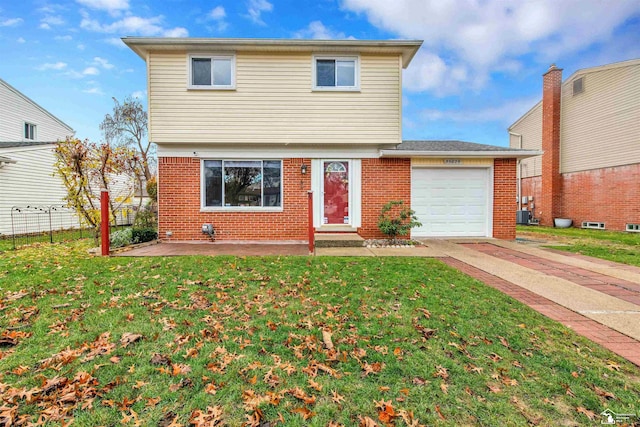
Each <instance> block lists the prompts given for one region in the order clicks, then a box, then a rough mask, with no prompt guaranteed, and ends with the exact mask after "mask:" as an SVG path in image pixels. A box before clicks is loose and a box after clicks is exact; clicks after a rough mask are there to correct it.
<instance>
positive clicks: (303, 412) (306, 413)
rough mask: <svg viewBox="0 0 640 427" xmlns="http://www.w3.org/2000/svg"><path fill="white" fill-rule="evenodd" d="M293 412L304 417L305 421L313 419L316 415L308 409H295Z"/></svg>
mask: <svg viewBox="0 0 640 427" xmlns="http://www.w3.org/2000/svg"><path fill="white" fill-rule="evenodd" d="M291 412H293V413H295V414H300V415H302V419H303V420H305V421H306V420H308V419H311V418H312V417H313V416H314V415H315V414H316V413H315V412H312V411H311V410H310V409H307V408H293V409H292V410H291Z"/></svg>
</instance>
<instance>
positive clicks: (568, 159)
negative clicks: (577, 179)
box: [560, 64, 640, 173]
mask: <svg viewBox="0 0 640 427" xmlns="http://www.w3.org/2000/svg"><path fill="white" fill-rule="evenodd" d="M577 77H578V78H579V77H582V78H583V79H584V80H583V85H584V92H582V93H580V94H577V95H576V96H573V80H571V81H567V82H565V84H564V85H563V87H562V116H561V117H562V118H561V136H560V138H561V144H560V147H561V153H560V170H561V172H562V173H568V172H577V171H582V170H588V169H596V168H605V167H612V166H620V165H628V164H632V163H640V64H635V65H629V66H626V67H618V68H611V69H604V70H602V71H595V72H590V73H586V74H583V75H578V76H577Z"/></svg>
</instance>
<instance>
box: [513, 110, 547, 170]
mask: <svg viewBox="0 0 640 427" xmlns="http://www.w3.org/2000/svg"><path fill="white" fill-rule="evenodd" d="M509 131H510V132H513V133H516V134H520V135H522V147H520V138H519V137H518V136H515V135H509V147H511V148H523V149H526V150H542V103H539V104H538V105H536V106H535V107H534V108H532V109H531V111H529V112H528V113H527V114H526V115H525V116H523V118H522V119H521V120H520V121H518V122H517V123H516V124H515V125H513V126H512V127H510V128H509ZM520 171H521V174H522V175H521V176H522V178H528V177H531V176H539V175H542V156H536V157H530V158H528V159H523V160H522V162H521V168H520Z"/></svg>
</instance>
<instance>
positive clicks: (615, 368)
mask: <svg viewBox="0 0 640 427" xmlns="http://www.w3.org/2000/svg"><path fill="white" fill-rule="evenodd" d="M607 368H608V369H609V370H611V371H619V370H620V365H618V364H617V363H616V362H614V361H612V360H607Z"/></svg>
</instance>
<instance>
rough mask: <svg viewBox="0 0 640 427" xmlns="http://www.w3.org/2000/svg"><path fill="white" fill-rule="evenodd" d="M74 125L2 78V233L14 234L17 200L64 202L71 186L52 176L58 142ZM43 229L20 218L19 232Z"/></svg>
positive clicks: (44, 203)
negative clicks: (13, 210)
mask: <svg viewBox="0 0 640 427" xmlns="http://www.w3.org/2000/svg"><path fill="white" fill-rule="evenodd" d="M73 134H74V130H73V129H71V127H70V126H69V125H67V124H65V123H64V122H62V121H61V120H60V119H58V118H57V117H55V116H54V115H53V114H51V113H49V112H48V111H47V110H45V109H44V108H42V107H41V106H40V105H38V104H36V103H35V102H34V101H32V100H31V99H29V98H28V97H27V96H26V95H24V94H22V93H21V92H20V91H18V90H17V89H15V88H14V87H12V86H11V85H9V84H8V83H7V82H5V81H4V80H2V79H0V235H2V234H11V233H12V226H11V208H12V207H14V206H21V207H26V206H50V205H58V206H62V205H64V204H66V202H65V201H64V197H65V196H66V194H67V193H66V189H65V187H64V185H63V184H62V181H61V180H60V178H59V177H54V176H53V164H54V163H55V155H54V152H53V150H54V147H55V143H56V141H58V140H64V139H65V138H66V137H67V136H73ZM37 231H41V230H40V229H39V228H38V225H37V224H35V221H34V223H33V224H31V223H30V224H21V225H20V232H22V233H31V232H37Z"/></svg>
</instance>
